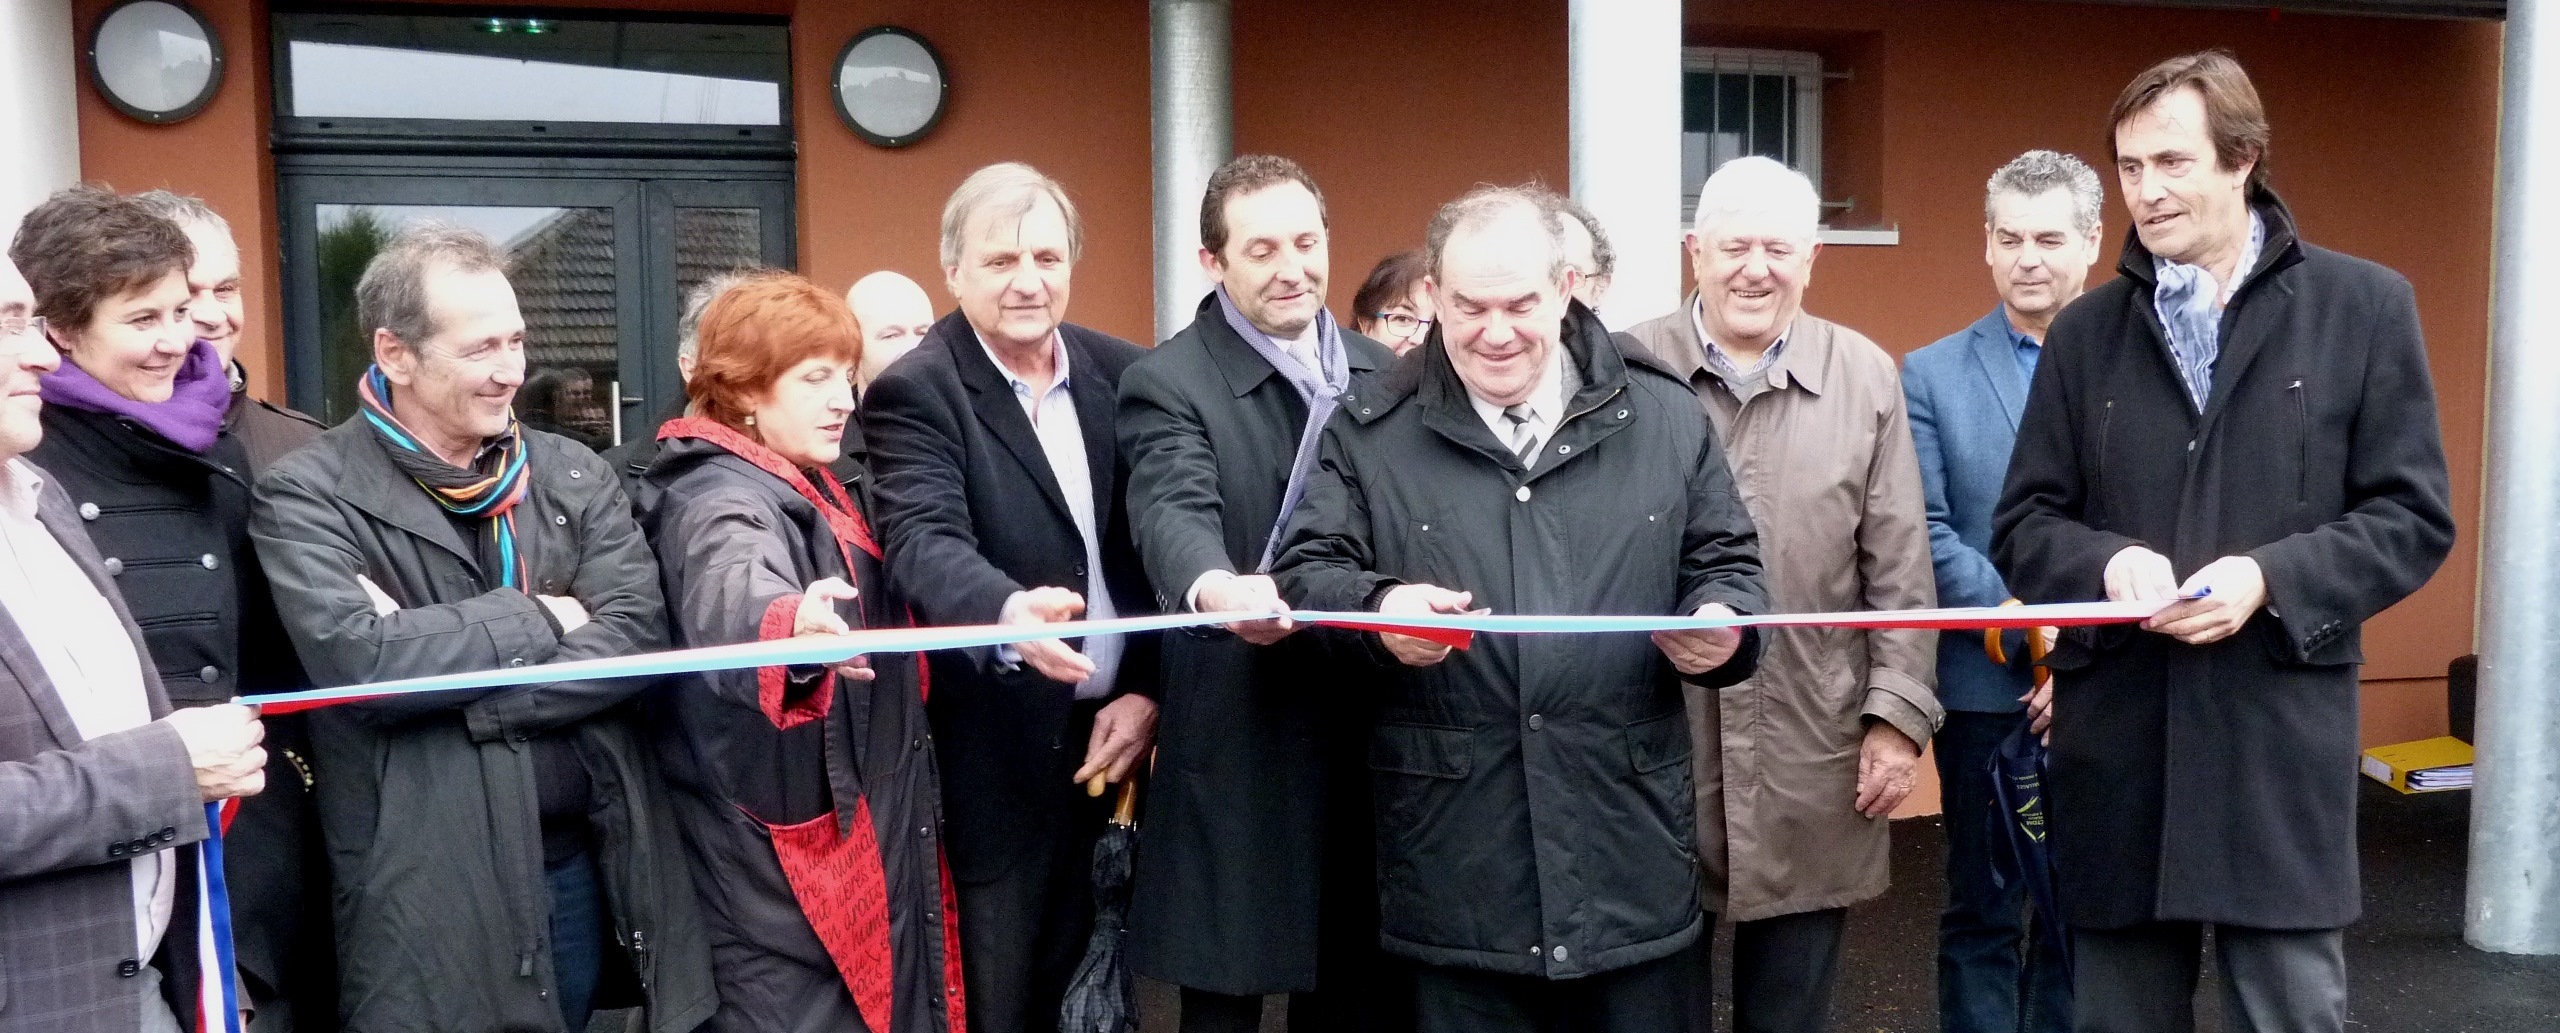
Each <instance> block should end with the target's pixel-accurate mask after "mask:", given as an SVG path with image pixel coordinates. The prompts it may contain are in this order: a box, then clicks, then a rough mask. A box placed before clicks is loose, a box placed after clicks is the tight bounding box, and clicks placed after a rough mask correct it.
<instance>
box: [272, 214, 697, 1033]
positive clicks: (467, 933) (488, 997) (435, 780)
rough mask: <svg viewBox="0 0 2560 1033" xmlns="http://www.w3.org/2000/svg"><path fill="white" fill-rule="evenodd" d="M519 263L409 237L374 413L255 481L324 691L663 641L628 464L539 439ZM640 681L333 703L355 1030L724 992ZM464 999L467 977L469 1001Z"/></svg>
mask: <svg viewBox="0 0 2560 1033" xmlns="http://www.w3.org/2000/svg"><path fill="white" fill-rule="evenodd" d="M504 266H505V255H503V254H502V253H501V252H499V251H498V249H497V247H496V245H494V244H491V243H490V242H489V241H488V240H487V239H486V238H485V237H482V236H480V235H479V234H478V233H475V232H473V231H471V230H467V229H462V228H460V227H454V226H449V225H443V224H436V223H427V224H421V225H417V226H411V227H409V228H406V229H404V230H402V231H401V233H400V235H398V236H396V237H394V238H392V240H391V241H390V242H389V243H388V244H386V245H385V246H384V247H383V249H382V250H381V252H379V253H377V254H376V255H375V256H374V258H373V260H372V262H371V263H369V264H368V265H367V266H366V268H365V273H364V276H363V278H362V279H360V280H359V281H358V282H357V286H356V310H357V313H358V316H359V323H358V325H361V326H365V327H369V328H371V333H372V337H373V355H374V360H375V365H374V367H373V368H371V369H368V370H367V371H366V375H365V379H364V380H363V381H362V382H361V386H360V388H359V392H358V393H359V395H360V397H361V398H362V405H363V408H362V410H361V411H360V412H358V413H357V414H356V415H355V416H353V417H350V418H348V420H347V421H346V422H344V423H341V424H339V425H338V426H336V427H335V428H332V429H330V430H329V431H327V432H326V433H324V434H322V435H321V436H320V439H319V440H318V441H316V442H314V443H312V444H311V445H310V446H308V447H305V448H304V449H302V450H301V451H298V452H295V453H294V454H292V455H290V456H287V457H285V459H284V461H283V462H280V463H278V464H276V467H275V469H273V470H269V471H268V472H267V474H266V475H265V476H264V477H262V478H260V479H259V481H258V486H257V489H256V492H255V502H254V509H253V512H252V517H251V523H250V526H249V530H250V534H251V535H252V536H253V537H254V538H255V539H256V540H257V545H258V555H259V557H260V559H261V560H263V561H264V562H265V564H266V568H267V576H268V578H269V580H270V582H271V583H272V585H273V586H274V591H275V598H276V603H277V607H278V609H279V610H280V611H281V613H282V614H283V616H284V620H285V626H286V631H287V632H288V633H289V634H290V635H291V636H292V639H293V643H294V646H295V648H296V650H297V651H298V653H299V655H300V656H301V657H302V660H303V663H304V664H305V666H306V667H307V668H308V669H309V670H310V672H311V675H312V678H313V680H314V681H316V682H318V683H319V684H321V685H332V686H334V685H350V684H358V683H363V682H371V681H382V680H388V679H394V678H407V677H419V676H426V675H436V674H453V673H459V672H464V671H485V670H493V669H498V668H505V667H524V666H528V665H532V664H540V663H549V662H553V661H571V660H592V659H601V658H605V657H614V656H627V655H630V654H634V653H644V652H650V651H654V650H659V649H664V648H666V644H667V626H666V604H665V602H664V597H663V596H662V594H661V592H660V589H659V578H658V565H657V561H656V559H655V558H654V557H653V556H652V555H651V554H650V551H649V543H648V542H646V541H644V540H642V538H641V532H640V527H639V524H638V523H637V522H635V521H634V520H633V518H632V515H631V502H630V500H629V499H628V498H627V497H625V496H624V495H623V494H622V490H621V487H620V486H619V484H618V483H617V481H616V479H615V477H614V474H613V470H612V468H611V467H608V466H606V465H605V463H604V461H603V460H602V459H599V458H597V457H596V454H595V453H593V452H590V451H588V450H587V449H586V448H585V447H584V446H581V445H578V444H577V443H575V442H572V441H570V440H568V439H566V438H562V437H559V436H557V435H553V434H546V433H543V432H542V431H538V430H532V429H529V428H523V427H520V426H518V425H517V422H516V419H515V416H514V413H513V406H512V402H513V399H514V393H515V388H516V386H517V385H519V384H521V383H523V379H524V317H523V315H522V314H521V312H520V311H519V310H518V308H517V305H516V300H515V293H514V291H513V289H512V288H511V287H510V286H509V285H508V283H507V281H506V277H505V275H504V273H503V272H502V271H501V270H502V269H503V268H504ZM644 685H645V683H644V682H641V681H638V680H635V679H621V680H607V681H595V680H589V681H573V682H552V683H547V684H540V685H527V686H519V687H515V688H507V689H498V690H493V691H487V692H464V693H429V694H425V695H415V696H394V697H389V698H384V699H374V700H363V701H357V702H349V703H345V704H342V705H339V706H334V707H330V708H327V709H324V710H315V711H312V712H311V744H312V748H313V757H312V762H313V765H314V767H315V768H316V775H317V777H316V780H315V785H314V795H315V798H316V800H317V801H318V804H319V808H320V830H321V833H322V835H323V837H324V838H325V839H326V840H327V842H328V846H329V855H330V859H331V862H332V864H331V869H332V872H331V874H332V876H333V885H334V887H335V898H334V899H335V901H336V904H337V907H336V918H337V927H336V928H337V937H338V964H339V970H338V971H339V990H340V993H339V1000H340V1001H341V1002H342V1004H341V1009H340V1010H341V1012H342V1014H343V1018H344V1028H345V1029H347V1030H348V1031H349V1033H365V1031H369V1030H412V1029H454V1030H463V1029H470V1030H494V1029H505V1030H525V1031H536V1033H543V1031H575V1030H583V1029H585V1028H586V1026H587V1020H588V1018H589V1017H590V1014H591V1013H592V1012H593V1011H597V1010H607V1009H614V1008H623V1007H629V1006H631V1005H634V1004H638V1005H641V1006H643V1007H645V1008H646V1009H647V1011H648V1014H647V1025H648V1027H649V1031H650V1033H689V1031H691V1030H692V1029H694V1028H695V1027H697V1026H699V1025H701V1024H702V1022H703V1020H705V1019H707V1018H710V1017H711V1014H712V1011H713V1009H714V1007H715V1006H716V1005H717V1003H718V1002H717V1000H716V999H715V996H714V990H713V986H712V982H711V970H710V954H709V950H710V948H709V943H708V939H707V936H706V934H705V932H704V930H703V924H702V918H701V913H700V911H699V905H698V902H697V900H696V898H695V895H694V887H693V882H692V880H691V878H689V877H688V875H687V874H686V864H687V860H686V857H685V852H684V844H683V843H682V842H681V841H679V840H678V839H677V838H676V837H674V836H672V835H667V834H664V832H663V830H668V829H671V828H673V822H674V817H673V812H672V809H671V807H670V806H669V803H668V800H667V794H666V788H665V784H664V781H663V779H662V778H661V776H660V775H659V773H658V769H657V763H656V758H655V757H654V755H653V754H652V753H651V752H650V751H649V750H648V749H647V748H646V746H645V745H644V743H643V741H642V739H641V736H640V728H639V724H640V722H639V715H638V711H637V707H636V706H635V705H634V697H635V696H637V695H638V694H639V693H640V691H641V689H642V688H643V687H644ZM459 988H468V990H467V991H465V990H462V989H459Z"/></svg>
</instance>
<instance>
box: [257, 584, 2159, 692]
mask: <svg viewBox="0 0 2560 1033" xmlns="http://www.w3.org/2000/svg"><path fill="white" fill-rule="evenodd" d="M2165 605H2168V604H2164V603H2159V602H2126V603H2052V604H2046V605H2041V606H1972V607H1957V608H1952V609H1940V610H1868V611H1859V612H1854V613H1777V614H1755V615H1748V616H1739V617H1665V616H1599V617H1577V616H1564V615H1545V614H1497V613H1432V614H1398V615H1393V616H1390V615H1386V614H1379V613H1346V612H1339V611H1323V610H1293V611H1290V612H1289V613H1288V614H1287V616H1288V618H1289V619H1290V620H1291V621H1294V622H1296V623H1299V624H1314V625H1321V626H1325V627H1335V628H1353V629H1358V630H1362V631H1378V632H1386V633H1390V634H1398V635H1411V636H1414V637H1416V638H1424V639H1429V640H1431V641H1434V642H1439V643H1441V644H1444V645H1449V646H1454V647H1457V648H1460V649H1464V648H1466V647H1467V646H1468V645H1469V644H1470V643H1471V642H1472V641H1473V639H1474V637H1475V636H1476V635H1478V634H1501V635H1572V634H1602V633H1632V632H1655V631H1703V630H1709V629H1714V628H1817V627H1818V628H1856V629H1863V630H1870V631H1886V630H1925V631H1965V630H1974V629H1989V628H2003V629H2006V628H2034V627H2087V626H2091V625H2099V624H2130V623H2133V622H2135V621H2139V620H2143V619H2145V618H2148V617H2150V616H2151V615H2152V614H2154V613H2157V612H2159V611H2160V610H2161V609H2162V607H2163V606H2165ZM1274 616H1277V615H1276V614H1270V613H1168V614H1162V615H1158V616H1153V617H1121V618H1117V619H1113V620H1101V621H1065V622H1061V623H1057V624H979V625H971V626H967V627H958V628H879V629H866V630H861V631H854V632H850V633H847V634H843V635H811V636H806V637H801V638H790V639H781V640H778V641H771V642H741V643H738V644H736V645H727V646H704V647H702V648H699V649H673V650H667V651H664V652H657V653H642V654H639V655H636V656H613V657H602V658H598V659H593V660H571V661H566V662H562V663H550V664H531V665H527V666H523V667H505V668H499V669H496V670H488V671H466V672H462V673H459V674H438V675H429V676H426V677H421V678H399V679H394V680H391V681H378V682H369V683H366V684H362V685H346V686H340V687H337V688H328V689H308V690H305V691H301V692H278V693H270V694H267V695H261V696H243V697H241V698H240V700H239V702H242V703H248V704H253V705H256V706H257V707H259V708H260V709H261V710H262V711H264V712H265V713H269V714H289V713H292V712H294V711H297V710H310V709H314V708H318V707H325V706H331V705H335V704H339V703H352V702H356V701H358V700H367V699H380V698H383V697H386V696H405V695H410V694H413V693H421V692H458V691H462V690H466V689H499V688H508V687H511V686H517V685H545V684H549V683H552V682H564V681H586V680H589V679H598V678H647V677H656V676H659V675H668V674H691V673H699V672H708V671H733V670H740V669H745V668H752V667H792V666H804V665H813V664H840V663H843V662H845V661H847V660H851V659H853V658H854V657H857V656H865V655H869V654H872V653H918V652H929V651H933V650H942V649H974V648H980V647H985V646H1005V645H1015V644H1019V643H1023V642H1036V641H1042V640H1051V639H1065V638H1081V637H1085V636H1088V635H1125V634H1129V633H1132V632H1142V631H1169V630H1173V629H1177V628H1198V627H1207V626H1211V625H1217V624H1229V623H1233V622H1236V621H1249V620H1264V619H1268V618H1271V617H1274Z"/></svg>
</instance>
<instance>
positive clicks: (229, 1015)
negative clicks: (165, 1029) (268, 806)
mask: <svg viewBox="0 0 2560 1033" xmlns="http://www.w3.org/2000/svg"><path fill="white" fill-rule="evenodd" d="M239 803H240V801H238V800H236V799H233V800H219V801H215V802H213V803H208V804H206V805H204V820H205V827H206V828H208V829H210V830H211V831H212V835H209V836H206V837H205V840H204V842H202V843H199V844H197V845H196V848H195V849H196V864H195V869H196V1001H195V1005H196V1006H195V1008H194V1009H193V1010H194V1012H195V1015H194V1016H192V1018H193V1019H194V1021H193V1022H192V1023H190V1025H189V1029H190V1031H191V1033H241V1029H240V984H239V980H238V977H237V976H236V975H235V972H236V969H234V968H233V964H234V959H233V955H232V948H231V888H230V886H229V885H228V884H227V883H226V882H225V881H224V879H223V875H222V834H223V833H224V832H227V831H229V828H230V825H231V815H232V814H233V813H234V812H235V811H237V810H239Z"/></svg>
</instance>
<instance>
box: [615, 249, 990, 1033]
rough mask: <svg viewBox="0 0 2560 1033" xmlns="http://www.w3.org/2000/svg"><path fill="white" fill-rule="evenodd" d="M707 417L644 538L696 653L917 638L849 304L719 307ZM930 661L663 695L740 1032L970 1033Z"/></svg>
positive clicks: (792, 293) (709, 351)
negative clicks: (876, 507)
mask: <svg viewBox="0 0 2560 1033" xmlns="http://www.w3.org/2000/svg"><path fill="white" fill-rule="evenodd" d="M699 341H700V345H699V348H700V351H699V354H698V357H697V358H696V360H695V366H694V371H693V376H692V379H691V380H690V381H688V382H687V384H686V385H685V391H686V394H687V395H689V396H690V398H691V401H692V404H691V406H690V408H689V409H688V412H687V415H685V416H683V417H680V418H678V419H674V420H670V421H668V422H667V423H666V424H665V426H663V427H662V428H660V429H659V431H658V440H659V443H660V446H661V448H660V451H659V453H658V458H657V460H656V461H655V462H654V463H653V464H652V465H651V466H650V468H649V472H648V474H647V478H648V480H649V481H650V483H651V484H652V485H654V486H655V487H657V488H658V489H660V490H659V491H658V492H656V493H655V502H654V503H653V504H652V505H651V507H650V510H649V512H647V513H644V514H643V525H644V526H645V527H646V528H647V529H648V533H649V539H650V542H651V544H652V545H654V546H655V547H656V549H657V551H658V562H659V569H660V570H661V571H662V577H663V578H664V579H665V584H666V591H667V604H668V610H669V613H670V615H671V622H672V623H673V624H674V631H675V637H676V641H677V643H678V644H679V645H684V646H711V645H723V644H728V643H735V642H751V641H758V640H767V639H779V638H788V637H792V636H798V635H823V634H830V633H834V632H840V631H845V630H848V629H852V628H866V627H870V628H877V627H893V626H901V625H905V624H906V623H908V616H907V614H906V612H905V606H904V605H903V604H902V603H901V602H899V601H898V600H897V599H896V598H895V597H893V596H892V595H891V593H890V591H889V589H888V579H887V577H886V576H884V575H883V574H882V572H881V566H880V548H879V545H878V544H877V540H876V539H874V538H873V537H872V534H871V529H870V525H869V521H868V520H867V519H866V517H865V515H864V509H865V508H866V507H865V506H864V504H863V502H862V501H861V499H860V498H859V497H858V495H859V493H860V492H861V490H862V488H863V487H865V486H866V484H867V482H865V481H863V480H861V479H857V480H856V481H855V491H854V492H853V493H848V492H847V491H846V490H845V489H844V487H843V486H841V485H840V484H839V483H838V481H837V479H836V478H834V477H831V476H828V475H827V473H826V468H827V465H828V464H829V463H832V462H834V461H835V460H836V459H837V458H838V456H839V455H842V454H845V453H846V452H848V451H850V452H851V453H853V454H855V455H857V456H858V455H859V454H860V452H861V445H860V443H859V441H858V440H855V441H847V440H846V437H847V435H848V434H850V433H853V424H852V423H851V422H850V420H851V416H852V413H853V377H854V371H855V369H856V367H857V365H858V363H859V362H860V360H861V353H862V339H861V336H860V334H859V333H857V332H856V330H855V328H854V322H853V313H852V312H851V311H850V310H848V309H847V308H846V307H845V303H844V301H843V299H841V298H838V297H837V296H836V295H835V294H833V293H832V292H829V291H826V290H822V289H820V288H819V287H818V286H817V285H816V284H813V283H810V282H809V281H808V280H806V279H803V278H801V277H799V276H794V275H790V274H787V273H770V274H763V275H759V276H756V277H754V278H751V279H749V280H747V281H745V282H743V283H741V284H739V285H738V286H736V287H734V288H732V289H730V290H729V291H728V292H727V293H726V294H723V295H721V296H720V298H719V299H718V300H717V301H714V302H713V303H712V304H711V307H710V309H709V310H708V311H706V312H705V313H704V314H703V318H702V326H701V333H700V338H699ZM924 680H925V675H924V665H923V664H922V663H920V662H919V658H918V657H917V656H915V655H912V654H899V655H894V656H891V655H883V656H877V657H871V658H869V660H868V661H862V660H857V661H855V662H853V663H850V664H846V665H843V666H841V667H837V668H833V669H828V668H816V667H812V668H805V669H804V668H780V667H775V668H764V669H761V670H750V671H734V672H726V673H717V674H705V675H699V676H696V677H694V678H692V679H688V680H685V681H680V682H678V683H676V684H674V685H671V686H669V687H668V688H667V689H665V690H664V691H663V692H662V694H661V697H660V698H659V700H658V718H659V721H658V723H659V727H660V729H661V742H662V744H663V748H664V753H665V755H666V757H667V765H668V775H669V779H670V781H672V782H673V783H674V784H675V785H676V787H677V789H678V793H677V797H678V804H677V813H678V816H679V820H680V822H681V823H682V824H683V826H684V834H685V839H686V842H687V843H688V844H689V845H690V847H691V849H692V851H693V856H694V859H695V862H696V863H695V865H694V869H695V875H694V878H695V881H696V884H697V885H698V886H699V887H700V889H701V893H702V901H703V906H704V909H705V911H706V915H707V918H708V919H709V922H710V925H711V941H712V944H711V946H712V963H713V967H714V974H715V976H716V978H717V980H718V983H719V988H720V1011H719V1014H718V1015H717V1016H716V1017H715V1018H714V1019H713V1021H712V1023H711V1025H710V1026H709V1027H707V1028H709V1029H712V1030H719V1031H745V1030H754V1031H799V1030H865V1031H869V1033H925V1031H932V1033H962V1031H963V1030H964V1029H965V1028H966V1027H965V1024H964V1020H963V1018H962V1007H961V1000H960V994H959V992H958V988H959V986H960V969H959V957H960V955H959V950H960V948H959V933H958V928H957V925H956V919H955V918H954V917H953V916H952V909H951V906H950V888H949V883H948V881H947V880H946V877H945V875H944V873H943V867H942V861H941V856H942V851H941V842H942V829H941V824H942V818H941V810H940V803H939V800H940V787H939V782H938V779H937V775H936V772H935V765H934V752H933V740H932V739H931V738H930V736H929V732H928V728H927V726H926V724H925V713H924V693H925V691H926V688H927V687H926V685H925V684H924Z"/></svg>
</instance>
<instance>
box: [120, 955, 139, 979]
mask: <svg viewBox="0 0 2560 1033" xmlns="http://www.w3.org/2000/svg"><path fill="white" fill-rule="evenodd" d="M116 974H117V975H119V976H123V977H125V978H126V979H131V978H133V977H135V976H138V975H141V974H142V963H141V962H139V961H135V960H134V959H132V958H126V959H124V960H123V961H119V962H116Z"/></svg>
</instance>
